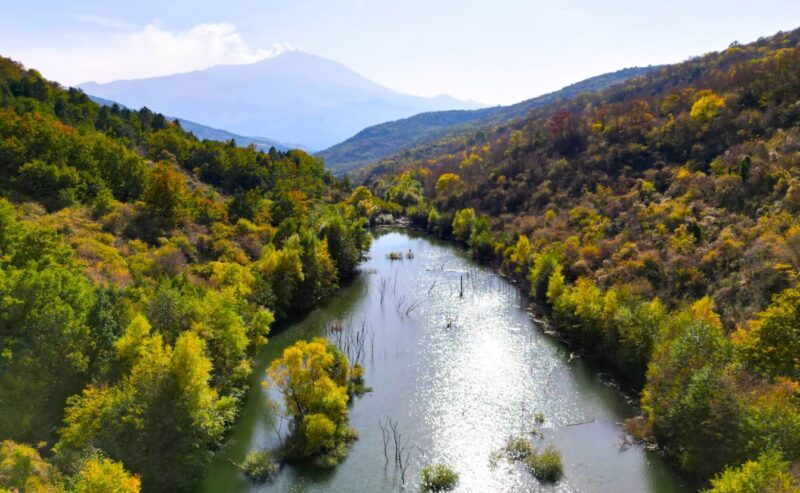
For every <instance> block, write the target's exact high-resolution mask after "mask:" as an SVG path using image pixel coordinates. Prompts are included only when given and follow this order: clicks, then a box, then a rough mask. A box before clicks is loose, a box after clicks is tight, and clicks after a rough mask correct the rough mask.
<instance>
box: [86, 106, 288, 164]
mask: <svg viewBox="0 0 800 493" xmlns="http://www.w3.org/2000/svg"><path fill="white" fill-rule="evenodd" d="M87 96H88V97H89V99H91V100H92V101H94V102H95V103H97V104H99V105H102V106H113V105H115V104H116V105H119V106H120V107H125V105H122V104H119V103H117V102H116V101H111V100H110V99H105V98H101V97H97V96H94V95H92V94H88V95H87ZM167 118H168V119H170V120H172V121H175V122H178V123H179V124H180V125H181V127H182V128H183V129H184V130H186V131H187V132H192V133H193V134H194V135H195V137H197V138H198V139H200V140H216V141H218V142H228V141H230V140H233V141H234V142H236V144H237V145H238V146H240V147H247V146H249V145H251V144H252V145H254V146H256V149H259V150H261V151H264V152H267V151H269V150H270V148H272V147H274V148H275V149H276V150H278V151H282V152H285V151H288V150H289V149H302V146H300V145H291V144H282V143H280V142H278V141H275V140H272V139H268V138H266V137H245V136H243V135H236V134H234V133H231V132H228V131H227V130H221V129H219V128H212V127H208V126H206V125H203V124H201V123H196V122H193V121H191V120H185V119H183V118H176V117H174V116H168V117H167Z"/></svg>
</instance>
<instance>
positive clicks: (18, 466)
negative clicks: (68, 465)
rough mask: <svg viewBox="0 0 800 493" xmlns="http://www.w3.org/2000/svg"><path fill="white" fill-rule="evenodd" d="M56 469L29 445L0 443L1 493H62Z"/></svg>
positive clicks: (10, 442)
mask: <svg viewBox="0 0 800 493" xmlns="http://www.w3.org/2000/svg"><path fill="white" fill-rule="evenodd" d="M59 483H60V477H59V474H58V471H57V470H56V468H55V467H53V466H52V465H50V464H49V463H48V462H47V461H45V460H44V459H42V457H41V456H40V455H39V452H38V451H37V450H36V449H34V448H33V447H30V446H28V445H23V444H19V443H15V442H12V441H10V440H5V441H3V442H2V443H0V491H8V492H17V491H19V492H31V493H62V492H63V489H62V488H61V487H59Z"/></svg>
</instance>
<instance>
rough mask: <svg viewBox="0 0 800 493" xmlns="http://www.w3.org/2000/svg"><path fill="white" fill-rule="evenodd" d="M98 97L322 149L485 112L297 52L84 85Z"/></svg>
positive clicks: (472, 104)
mask: <svg viewBox="0 0 800 493" xmlns="http://www.w3.org/2000/svg"><path fill="white" fill-rule="evenodd" d="M79 87H81V88H82V89H83V90H84V91H86V92H87V93H88V94H91V95H93V96H98V97H101V98H106V99H111V100H113V101H117V102H119V103H121V104H124V105H126V106H129V107H133V108H139V107H142V106H147V107H148V108H150V109H152V110H155V111H158V112H161V113H164V114H169V115H179V116H180V117H181V118H185V119H188V120H192V121H195V122H198V123H202V124H204V125H209V126H213V127H219V128H224V129H225V130H228V131H230V132H234V133H237V134H243V135H264V136H267V137H269V138H270V139H275V140H278V141H282V142H298V143H301V144H303V145H306V146H308V147H310V148H312V149H323V148H325V147H328V146H330V145H333V144H336V143H337V142H340V141H342V140H344V139H346V138H348V137H350V136H352V135H353V134H355V133H356V132H358V131H360V130H361V129H363V128H365V127H368V126H370V125H374V124H376V123H381V122H384V121H389V120H395V119H398V118H405V117H408V116H411V115H414V114H417V113H420V112H424V111H438V110H448V109H470V108H477V107H480V105H479V104H477V103H473V102H464V101H459V100H457V99H454V98H451V97H448V96H437V97H435V98H425V97H419V96H412V95H408V94H402V93H398V92H395V91H393V90H391V89H388V88H386V87H384V86H381V85H379V84H376V83H374V82H372V81H370V80H368V79H366V78H365V77H362V76H361V75H359V74H357V73H356V72H354V71H352V70H350V69H348V68H347V67H345V66H344V65H342V64H339V63H337V62H334V61H331V60H327V59H324V58H320V57H317V56H315V55H312V54H309V53H304V52H299V51H292V52H286V53H283V54H281V55H278V56H276V57H273V58H268V59H266V60H262V61H259V62H256V63H251V64H242V65H218V66H215V67H211V68H209V69H206V70H199V71H194V72H188V73H182V74H175V75H168V76H162V77H153V78H148V79H136V80H120V81H114V82H110V83H106V84H97V83H93V82H87V83H84V84H80V85H79Z"/></svg>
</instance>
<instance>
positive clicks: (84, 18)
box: [72, 14, 134, 29]
mask: <svg viewBox="0 0 800 493" xmlns="http://www.w3.org/2000/svg"><path fill="white" fill-rule="evenodd" d="M72 18H73V19H75V20H76V21H78V22H82V23H84V24H91V25H93V26H98V27H105V28H108V29H130V28H133V27H134V26H133V24H129V23H127V22H125V21H122V20H119V19H112V18H110V17H101V16H99V15H85V14H75V15H73V16H72Z"/></svg>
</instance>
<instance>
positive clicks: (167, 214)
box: [144, 163, 188, 227]
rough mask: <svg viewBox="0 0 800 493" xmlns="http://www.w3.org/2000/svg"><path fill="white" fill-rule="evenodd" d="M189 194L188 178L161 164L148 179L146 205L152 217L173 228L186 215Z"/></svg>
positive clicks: (145, 195)
mask: <svg viewBox="0 0 800 493" xmlns="http://www.w3.org/2000/svg"><path fill="white" fill-rule="evenodd" d="M187 194H188V192H187V190H186V178H184V176H183V175H182V174H180V173H178V172H177V171H175V170H174V169H172V167H171V166H170V165H168V164H164V163H159V164H158V165H157V166H156V168H155V169H154V170H153V171H152V172H151V173H150V176H149V177H148V179H147V188H145V191H144V203H145V206H146V207H147V211H148V212H149V213H150V215H151V216H153V217H154V218H156V219H159V220H161V221H163V222H164V224H165V225H166V226H167V227H173V226H175V225H176V224H177V223H178V221H179V220H180V219H181V218H182V217H183V216H184V214H185V213H186V197H187Z"/></svg>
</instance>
